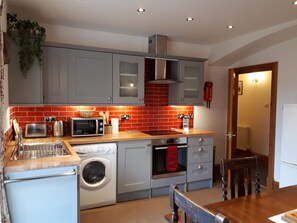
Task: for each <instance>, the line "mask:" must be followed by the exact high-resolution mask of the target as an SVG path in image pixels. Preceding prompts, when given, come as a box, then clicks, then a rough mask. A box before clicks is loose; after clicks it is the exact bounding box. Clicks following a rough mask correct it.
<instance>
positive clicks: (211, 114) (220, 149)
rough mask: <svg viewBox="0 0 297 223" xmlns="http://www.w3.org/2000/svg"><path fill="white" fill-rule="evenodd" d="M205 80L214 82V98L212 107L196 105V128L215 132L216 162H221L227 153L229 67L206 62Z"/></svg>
mask: <svg viewBox="0 0 297 223" xmlns="http://www.w3.org/2000/svg"><path fill="white" fill-rule="evenodd" d="M205 81H211V82H213V100H212V102H211V106H210V109H208V108H206V107H205V106H195V107H194V128H197V129H204V130H210V131H214V132H215V136H214V145H215V146H216V154H215V163H219V162H220V160H221V159H222V158H225V155H226V154H225V152H226V130H227V119H226V118H227V104H228V68H226V67H215V66H208V63H206V66H205Z"/></svg>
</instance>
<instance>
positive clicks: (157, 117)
mask: <svg viewBox="0 0 297 223" xmlns="http://www.w3.org/2000/svg"><path fill="white" fill-rule="evenodd" d="M144 103H145V106H87V107H84V109H88V108H90V109H92V108H94V107H95V108H96V112H95V116H99V112H100V111H109V115H110V118H119V117H120V115H122V114H129V115H130V120H126V121H123V122H121V121H120V126H119V130H120V131H126V130H139V131H147V130H165V129H170V128H181V127H182V120H181V119H177V114H185V115H188V114H193V112H194V107H193V106H175V107H173V106H168V85H157V84H146V86H145V99H144ZM79 108H80V106H44V107H11V108H10V117H11V119H14V118H15V119H16V120H17V121H18V122H19V124H20V126H21V127H22V128H23V129H24V127H25V125H26V124H28V123H43V122H44V117H45V116H56V119H57V120H64V121H67V122H68V123H69V120H70V118H71V117H79V113H78V110H79ZM190 127H193V119H191V120H190ZM48 130H49V131H48V134H51V124H48Z"/></svg>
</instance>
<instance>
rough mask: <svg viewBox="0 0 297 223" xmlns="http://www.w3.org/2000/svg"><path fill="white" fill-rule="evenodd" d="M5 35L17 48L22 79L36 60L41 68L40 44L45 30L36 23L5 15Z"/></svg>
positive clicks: (43, 38) (12, 15)
mask: <svg viewBox="0 0 297 223" xmlns="http://www.w3.org/2000/svg"><path fill="white" fill-rule="evenodd" d="M7 34H8V36H9V37H11V38H12V39H13V40H14V42H15V43H16V44H17V45H18V46H19V63H20V69H21V72H22V74H23V77H24V78H26V76H27V73H28V71H29V70H30V69H31V67H32V66H33V64H34V59H35V58H37V60H38V63H39V66H42V43H43V41H44V40H45V28H43V27H41V26H39V25H38V23H37V22H32V21H30V20H21V19H17V15H16V14H10V13H8V14H7Z"/></svg>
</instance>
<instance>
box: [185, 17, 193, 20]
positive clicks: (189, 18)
mask: <svg viewBox="0 0 297 223" xmlns="http://www.w3.org/2000/svg"><path fill="white" fill-rule="evenodd" d="M186 20H187V21H193V20H194V18H192V17H188V18H186Z"/></svg>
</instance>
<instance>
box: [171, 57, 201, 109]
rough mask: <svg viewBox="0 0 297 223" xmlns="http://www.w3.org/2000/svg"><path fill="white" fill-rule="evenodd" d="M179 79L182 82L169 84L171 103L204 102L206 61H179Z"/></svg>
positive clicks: (195, 103) (192, 103) (198, 103)
mask: <svg viewBox="0 0 297 223" xmlns="http://www.w3.org/2000/svg"><path fill="white" fill-rule="evenodd" d="M179 80H180V81H181V83H179V84H171V85H169V104H170V105H201V104H203V84H204V63H203V62H196V61H185V60H181V61H179Z"/></svg>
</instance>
